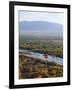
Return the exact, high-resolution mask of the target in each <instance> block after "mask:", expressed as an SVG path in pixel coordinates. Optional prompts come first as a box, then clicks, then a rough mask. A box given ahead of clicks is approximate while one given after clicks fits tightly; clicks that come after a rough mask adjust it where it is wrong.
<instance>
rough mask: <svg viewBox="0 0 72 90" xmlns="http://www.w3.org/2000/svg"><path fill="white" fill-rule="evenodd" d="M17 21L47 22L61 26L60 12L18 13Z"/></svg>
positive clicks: (62, 18)
mask: <svg viewBox="0 0 72 90" xmlns="http://www.w3.org/2000/svg"><path fill="white" fill-rule="evenodd" d="M19 21H48V22H54V23H59V24H63V23H64V14H63V13H62V12H60V13H59V12H58V13H57V12H38V11H19Z"/></svg>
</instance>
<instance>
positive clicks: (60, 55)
mask: <svg viewBox="0 0 72 90" xmlns="http://www.w3.org/2000/svg"><path fill="white" fill-rule="evenodd" d="M19 49H22V50H29V51H32V52H36V53H41V54H44V53H48V55H53V52H52V51H46V50H35V49H32V48H24V47H20V48H19ZM54 56H56V57H60V58H63V54H62V53H54Z"/></svg>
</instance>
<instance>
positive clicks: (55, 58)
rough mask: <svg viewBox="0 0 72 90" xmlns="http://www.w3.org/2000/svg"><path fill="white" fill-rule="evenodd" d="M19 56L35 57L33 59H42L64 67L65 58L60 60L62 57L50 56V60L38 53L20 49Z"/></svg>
mask: <svg viewBox="0 0 72 90" xmlns="http://www.w3.org/2000/svg"><path fill="white" fill-rule="evenodd" d="M19 54H20V55H26V56H28V57H33V58H37V59H41V60H48V61H49V62H52V61H54V62H56V63H57V64H61V65H63V58H60V57H53V56H52V55H48V58H47V59H45V57H44V54H41V53H37V52H32V51H29V50H24V49H23V50H22V49H20V50H19Z"/></svg>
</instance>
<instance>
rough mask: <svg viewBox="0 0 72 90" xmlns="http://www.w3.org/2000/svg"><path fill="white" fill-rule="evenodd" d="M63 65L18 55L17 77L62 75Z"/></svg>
mask: <svg viewBox="0 0 72 90" xmlns="http://www.w3.org/2000/svg"><path fill="white" fill-rule="evenodd" d="M62 76H63V65H59V64H57V63H55V62H46V61H42V60H40V59H36V58H32V57H27V56H24V55H19V79H29V78H51V77H62Z"/></svg>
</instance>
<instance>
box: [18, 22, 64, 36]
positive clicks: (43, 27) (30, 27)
mask: <svg viewBox="0 0 72 90" xmlns="http://www.w3.org/2000/svg"><path fill="white" fill-rule="evenodd" d="M19 30H20V34H24V35H34V36H40V37H41V36H42V37H43V36H57V37H58V36H60V37H62V34H63V25H62V24H58V23H53V22H47V21H46V22H45V21H21V22H19Z"/></svg>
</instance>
